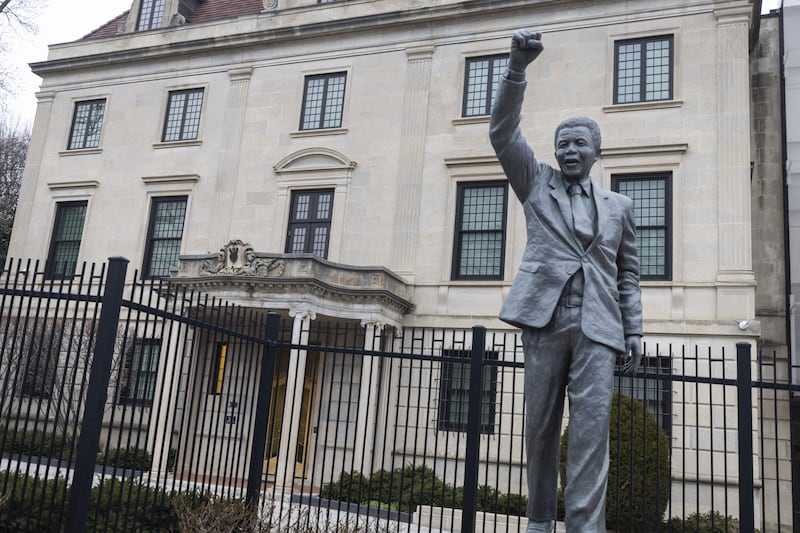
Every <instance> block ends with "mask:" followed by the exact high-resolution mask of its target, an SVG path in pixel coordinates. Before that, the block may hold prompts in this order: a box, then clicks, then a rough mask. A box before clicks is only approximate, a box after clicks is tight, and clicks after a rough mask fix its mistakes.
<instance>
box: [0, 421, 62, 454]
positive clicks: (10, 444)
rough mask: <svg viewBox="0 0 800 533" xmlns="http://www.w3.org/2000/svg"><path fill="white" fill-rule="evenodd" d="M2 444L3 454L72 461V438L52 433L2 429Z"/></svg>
mask: <svg viewBox="0 0 800 533" xmlns="http://www.w3.org/2000/svg"><path fill="white" fill-rule="evenodd" d="M0 444H3V452H7V453H19V454H23V455H31V456H39V457H52V458H54V459H63V460H65V461H69V460H71V459H72V456H73V451H72V444H73V441H72V439H71V438H70V437H65V436H64V435H58V434H55V433H52V432H44V431H39V430H38V429H35V430H29V431H14V430H13V429H12V428H7V429H6V428H3V427H0Z"/></svg>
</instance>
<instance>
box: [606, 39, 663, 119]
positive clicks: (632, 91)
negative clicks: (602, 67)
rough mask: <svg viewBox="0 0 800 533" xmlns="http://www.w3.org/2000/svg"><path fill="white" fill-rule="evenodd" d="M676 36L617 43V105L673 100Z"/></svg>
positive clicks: (615, 79) (615, 90) (615, 45)
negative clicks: (674, 42) (674, 40)
mask: <svg viewBox="0 0 800 533" xmlns="http://www.w3.org/2000/svg"><path fill="white" fill-rule="evenodd" d="M672 42H673V39H672V35H665V36H660V37H648V38H646V39H628V40H624V41H617V42H616V43H614V50H615V54H614V55H615V61H614V103H615V104H629V103H633V102H653V101H657V100H670V99H672V70H673V69H672V57H673V52H672V48H673V47H672Z"/></svg>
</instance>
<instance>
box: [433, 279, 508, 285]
mask: <svg viewBox="0 0 800 533" xmlns="http://www.w3.org/2000/svg"><path fill="white" fill-rule="evenodd" d="M440 285H444V286H447V287H503V286H506V285H511V282H510V281H505V280H502V279H451V280H446V281H443V282H442V283H441V284H440Z"/></svg>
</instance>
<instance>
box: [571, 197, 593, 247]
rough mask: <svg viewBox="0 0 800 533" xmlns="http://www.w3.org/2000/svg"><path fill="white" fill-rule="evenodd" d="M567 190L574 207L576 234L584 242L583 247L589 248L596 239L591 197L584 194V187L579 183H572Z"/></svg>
mask: <svg viewBox="0 0 800 533" xmlns="http://www.w3.org/2000/svg"><path fill="white" fill-rule="evenodd" d="M567 192H568V193H569V203H570V206H571V207H572V229H573V231H574V232H575V236H576V237H578V239H579V240H580V241H581V243H583V247H584V248H588V247H589V245H590V244H591V243H592V239H594V224H593V223H592V214H591V212H590V211H589V205H588V202H589V201H590V198H589V197H588V196H584V194H583V187H581V186H580V184H578V183H573V184H572V185H570V186H569V188H567Z"/></svg>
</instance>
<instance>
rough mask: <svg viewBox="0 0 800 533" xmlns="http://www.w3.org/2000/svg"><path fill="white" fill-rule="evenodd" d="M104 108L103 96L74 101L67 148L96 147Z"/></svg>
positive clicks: (98, 142) (98, 143) (98, 141)
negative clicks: (95, 98)
mask: <svg viewBox="0 0 800 533" xmlns="http://www.w3.org/2000/svg"><path fill="white" fill-rule="evenodd" d="M105 110H106V100H105V98H100V99H97V100H86V101H84V102H75V111H74V113H73V115H72V125H71V126H70V130H69V143H68V144H67V150H81V149H86V148H97V147H98V146H99V145H100V129H101V128H102V126H103V115H104V114H105Z"/></svg>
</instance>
